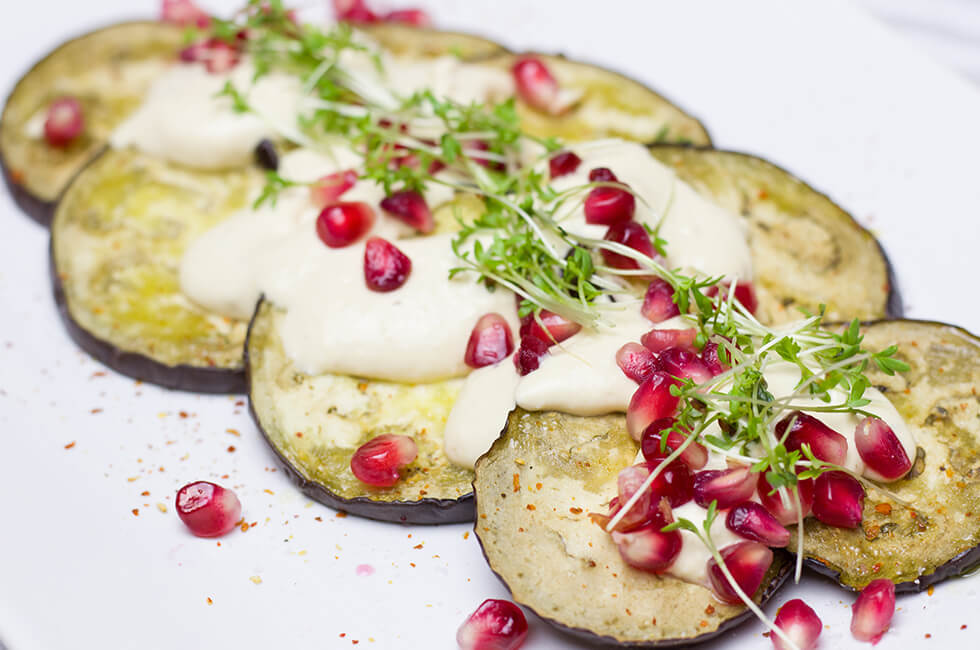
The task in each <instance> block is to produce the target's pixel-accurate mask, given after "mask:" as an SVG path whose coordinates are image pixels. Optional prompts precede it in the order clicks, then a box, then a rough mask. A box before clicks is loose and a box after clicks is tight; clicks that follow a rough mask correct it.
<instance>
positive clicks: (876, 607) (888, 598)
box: [851, 578, 895, 645]
mask: <svg viewBox="0 0 980 650" xmlns="http://www.w3.org/2000/svg"><path fill="white" fill-rule="evenodd" d="M894 615H895V583H893V582H892V581H891V580H889V579H888V578H878V579H877V580H872V581H871V582H869V583H868V586H867V587H865V588H864V589H862V590H861V593H860V594H858V597H857V600H856V601H855V602H854V606H853V607H851V635H852V636H854V638H855V639H857V640H858V641H870V642H871V645H875V644H877V643H878V641H880V640H881V637H882V636H884V634H885V632H887V631H888V626H889V625H891V622H892V617H893V616H894Z"/></svg>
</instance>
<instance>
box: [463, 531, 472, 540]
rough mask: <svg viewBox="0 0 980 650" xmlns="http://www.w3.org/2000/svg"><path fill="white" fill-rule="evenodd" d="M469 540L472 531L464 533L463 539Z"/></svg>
mask: <svg viewBox="0 0 980 650" xmlns="http://www.w3.org/2000/svg"><path fill="white" fill-rule="evenodd" d="M469 538H470V531H466V532H465V533H463V539H469Z"/></svg>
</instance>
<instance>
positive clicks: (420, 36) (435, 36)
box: [357, 23, 507, 61]
mask: <svg viewBox="0 0 980 650" xmlns="http://www.w3.org/2000/svg"><path fill="white" fill-rule="evenodd" d="M357 28H358V29H360V30H362V31H363V32H365V33H366V34H368V35H369V36H370V37H371V38H373V39H374V40H375V41H376V42H377V43H379V44H380V45H381V46H382V47H383V48H384V49H386V50H388V51H390V52H392V53H394V54H395V55H397V56H407V57H412V58H427V57H436V56H445V55H446V54H452V55H455V56H458V57H459V58H461V59H464V60H467V61H478V60H480V59H486V58H489V57H492V56H496V55H500V54H503V53H505V52H507V48H505V47H504V46H503V45H500V44H499V43H494V42H493V41H491V40H490V39H487V38H483V37H482V36H474V35H473V34H461V33H459V32H444V31H442V30H438V29H428V28H426V27H411V26H409V25H401V24H398V23H377V24H375V25H358V27H357Z"/></svg>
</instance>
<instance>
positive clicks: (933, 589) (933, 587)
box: [926, 585, 936, 596]
mask: <svg viewBox="0 0 980 650" xmlns="http://www.w3.org/2000/svg"><path fill="white" fill-rule="evenodd" d="M926 593H927V594H929V595H930V596H931V595H933V594H934V593H936V585H929V588H928V589H926Z"/></svg>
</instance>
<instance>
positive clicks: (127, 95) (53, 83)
mask: <svg viewBox="0 0 980 650" xmlns="http://www.w3.org/2000/svg"><path fill="white" fill-rule="evenodd" d="M182 33H183V32H182V30H181V29H180V28H178V27H174V26H173V25H166V24H163V23H157V22H133V23H121V24H118V25H112V26H109V27H106V28H104V29H99V30H96V31H94V32H90V33H88V34H85V35H83V36H79V37H78V38H75V39H73V40H71V41H68V42H67V43H65V44H63V45H61V46H60V47H58V48H57V49H55V50H54V51H53V52H51V53H50V54H49V55H47V56H46V57H45V58H44V59H42V60H41V61H40V62H38V63H37V64H36V65H34V67H32V68H31V69H30V70H29V71H28V72H27V73H26V74H25V75H24V76H23V77H22V78H21V80H20V81H19V82H18V83H17V86H16V87H15V88H14V90H13V92H11V94H10V96H9V97H8V98H7V103H6V106H5V107H4V111H3V117H2V118H0V165H2V167H3V174H4V179H5V180H6V182H7V186H8V187H9V188H10V191H11V194H12V195H13V197H14V199H15V200H16V201H17V203H18V205H19V206H20V207H21V209H22V210H24V211H25V212H26V213H27V214H28V215H29V216H31V217H32V218H33V219H35V220H36V221H38V222H39V223H42V224H44V225H47V224H48V223H49V222H50V221H51V217H52V214H53V212H54V209H55V202H56V201H57V199H58V197H59V196H61V193H62V191H63V190H64V189H65V187H66V186H67V185H68V183H69V182H70V181H71V179H72V178H73V177H74V176H75V174H76V173H77V172H78V171H79V170H80V169H82V168H83V167H84V166H85V165H86V163H88V162H89V161H90V160H92V158H94V157H95V156H96V155H98V153H99V152H100V151H102V149H103V148H104V146H105V142H106V139H107V138H108V137H109V134H110V133H111V132H112V130H113V129H114V128H115V127H116V125H117V124H119V123H120V122H121V121H122V120H123V119H124V118H125V117H126V116H127V115H128V114H129V113H130V112H131V111H132V110H133V109H135V108H136V107H137V106H138V105H139V102H140V99H141V97H142V95H143V93H144V92H145V90H146V89H147V87H148V86H149V84H150V83H151V82H152V81H153V79H154V78H155V76H156V75H157V73H159V72H161V71H162V70H163V69H164V66H165V65H167V63H168V62H169V61H172V60H174V59H175V58H176V52H177V50H178V49H179V48H180V44H181V43H182V38H183V36H182ZM66 95H68V96H73V97H76V98H77V99H78V100H79V101H80V102H81V105H82V111H83V114H84V118H85V131H84V132H83V134H82V135H81V136H80V137H79V138H78V140H77V141H75V142H72V143H71V144H70V145H68V146H67V147H64V148H55V147H51V146H49V145H48V144H47V142H46V141H45V139H44V137H43V134H42V131H43V129H41V128H39V127H40V125H41V123H42V122H43V115H44V113H45V112H46V110H47V107H48V105H49V104H50V103H51V102H52V101H54V100H55V99H57V98H59V97H62V96H66ZM31 127H35V128H31ZM28 132H30V133H28Z"/></svg>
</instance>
